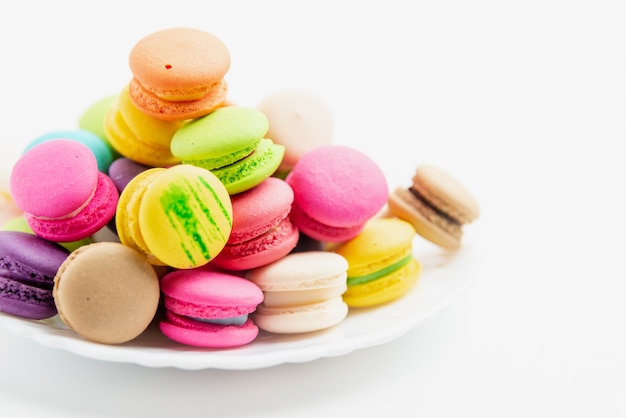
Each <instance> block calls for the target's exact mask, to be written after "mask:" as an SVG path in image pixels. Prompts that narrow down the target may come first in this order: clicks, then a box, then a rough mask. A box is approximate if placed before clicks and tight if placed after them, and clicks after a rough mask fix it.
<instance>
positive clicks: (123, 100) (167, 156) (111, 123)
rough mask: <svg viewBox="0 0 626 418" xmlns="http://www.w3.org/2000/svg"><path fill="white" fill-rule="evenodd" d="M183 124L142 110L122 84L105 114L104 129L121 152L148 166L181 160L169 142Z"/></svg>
mask: <svg viewBox="0 0 626 418" xmlns="http://www.w3.org/2000/svg"><path fill="white" fill-rule="evenodd" d="M183 124H184V122H182V121H164V120H160V119H156V118H154V117H152V116H150V115H148V114H145V113H144V112H142V111H141V110H140V109H139V108H137V106H136V105H135V104H134V103H133V102H132V101H131V99H130V95H129V90H128V86H124V88H123V89H122V91H121V92H120V94H119V95H118V96H117V99H116V100H115V101H114V102H113V103H112V104H111V106H110V107H109V109H108V110H107V112H106V114H105V117H104V131H105V134H106V137H107V140H108V141H109V143H110V144H111V146H112V147H113V148H114V149H115V150H116V151H117V152H118V153H119V154H120V155H122V156H124V157H126V158H129V159H131V160H133V161H135V162H137V163H139V164H143V165H147V166H151V167H165V166H171V165H174V164H178V163H180V159H179V158H176V157H174V156H173V155H172V153H171V151H170V142H171V140H172V136H173V135H174V133H175V132H176V131H177V130H178V129H179V128H180V127H181V126H183Z"/></svg>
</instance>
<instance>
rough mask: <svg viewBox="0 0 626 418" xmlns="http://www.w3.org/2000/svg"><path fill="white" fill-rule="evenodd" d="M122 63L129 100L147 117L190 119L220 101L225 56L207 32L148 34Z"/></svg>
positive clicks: (226, 62)
mask: <svg viewBox="0 0 626 418" xmlns="http://www.w3.org/2000/svg"><path fill="white" fill-rule="evenodd" d="M128 62H129V66H130V69H131V72H132V73H133V78H132V81H131V82H130V86H129V90H130V96H131V98H132V100H133V102H134V103H135V104H136V105H137V107H138V108H140V109H141V110H142V111H143V112H144V113H146V114H148V115H150V116H152V117H155V118H158V119H163V120H185V119H194V118H198V117H200V116H203V115H206V114H208V113H210V112H211V111H213V110H214V109H216V108H217V107H219V106H220V105H222V103H223V102H224V101H225V99H226V95H227V92H228V87H227V84H226V82H225V80H224V76H225V75H226V73H227V72H228V70H229V69H230V54H229V52H228V49H227V48H226V45H225V44H224V43H223V42H222V41H221V40H220V39H219V38H218V37H216V36H215V35H213V34H211V33H209V32H206V31H203V30H199V29H194V28H185V27H177V28H169V29H163V30H160V31H157V32H153V33H151V34H149V35H147V36H145V37H144V38H142V39H140V40H139V41H138V42H137V43H136V44H135V45H134V47H133V48H132V50H131V51H130V54H129V59H128Z"/></svg>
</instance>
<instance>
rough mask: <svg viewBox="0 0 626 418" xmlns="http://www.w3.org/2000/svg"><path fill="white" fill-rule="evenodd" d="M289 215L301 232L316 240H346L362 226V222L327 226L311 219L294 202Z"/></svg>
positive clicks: (355, 234) (352, 236)
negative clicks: (344, 225) (343, 225)
mask: <svg viewBox="0 0 626 418" xmlns="http://www.w3.org/2000/svg"><path fill="white" fill-rule="evenodd" d="M289 217H290V218H291V220H292V222H293V223H294V224H295V225H297V227H298V229H299V230H300V231H301V232H302V233H304V234H306V235H308V236H309V237H311V238H313V239H315V240H318V241H326V242H333V243H339V242H344V241H348V240H350V239H352V238H354V237H356V236H357V235H358V234H359V232H361V230H362V229H363V226H364V224H358V225H353V226H348V227H338V226H329V225H326V224H323V223H321V222H319V221H317V220H315V219H312V218H311V217H310V216H308V215H307V214H306V213H304V211H302V210H301V209H300V207H299V206H298V205H297V204H295V203H294V205H293V207H292V209H291V213H290V214H289Z"/></svg>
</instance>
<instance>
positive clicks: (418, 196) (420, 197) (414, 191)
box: [409, 187, 462, 228]
mask: <svg viewBox="0 0 626 418" xmlns="http://www.w3.org/2000/svg"><path fill="white" fill-rule="evenodd" d="M409 192H411V194H412V195H413V196H415V198H416V199H418V200H419V201H420V202H422V203H423V204H424V205H426V206H428V207H429V208H430V209H432V211H433V212H435V213H436V214H437V215H438V216H441V217H442V218H444V219H446V220H447V221H448V222H450V223H451V224H454V225H456V226H458V227H459V228H460V227H461V226H462V224H461V222H459V221H458V220H456V219H454V218H452V217H450V215H448V214H447V213H445V212H443V211H442V210H441V209H439V208H438V207H436V206H434V205H433V204H431V203H430V202H429V201H428V200H427V199H426V198H425V197H424V196H423V195H422V194H421V193H420V192H419V191H417V189H415V188H413V187H409Z"/></svg>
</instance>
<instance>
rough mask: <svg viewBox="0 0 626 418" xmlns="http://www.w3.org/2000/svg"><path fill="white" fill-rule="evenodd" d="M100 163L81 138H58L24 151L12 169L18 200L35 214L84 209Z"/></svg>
mask: <svg viewBox="0 0 626 418" xmlns="http://www.w3.org/2000/svg"><path fill="white" fill-rule="evenodd" d="M98 173H99V171H98V163H97V161H96V157H95V156H94V154H93V153H92V152H91V150H90V149H89V148H88V147H87V146H86V145H83V144H81V143H79V142H76V141H73V140H69V139H55V140H50V141H46V142H43V143H41V144H39V145H37V146H35V147H33V148H31V149H30V150H28V151H27V152H26V153H24V154H23V155H22V156H21V158H20V159H19V160H18V161H17V162H16V163H15V165H14V166H13V169H12V172H11V178H10V188H11V195H12V196H13V200H14V202H15V204H16V205H17V206H18V207H19V208H20V209H22V210H23V211H24V212H27V213H29V214H31V215H33V216H37V217H45V218H51V219H54V218H61V217H65V216H68V215H70V214H72V213H73V212H76V211H78V210H79V209H81V208H82V207H83V206H84V205H85V204H86V203H87V202H89V200H90V199H91V197H92V195H93V193H94V191H95V189H96V185H97V183H98Z"/></svg>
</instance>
